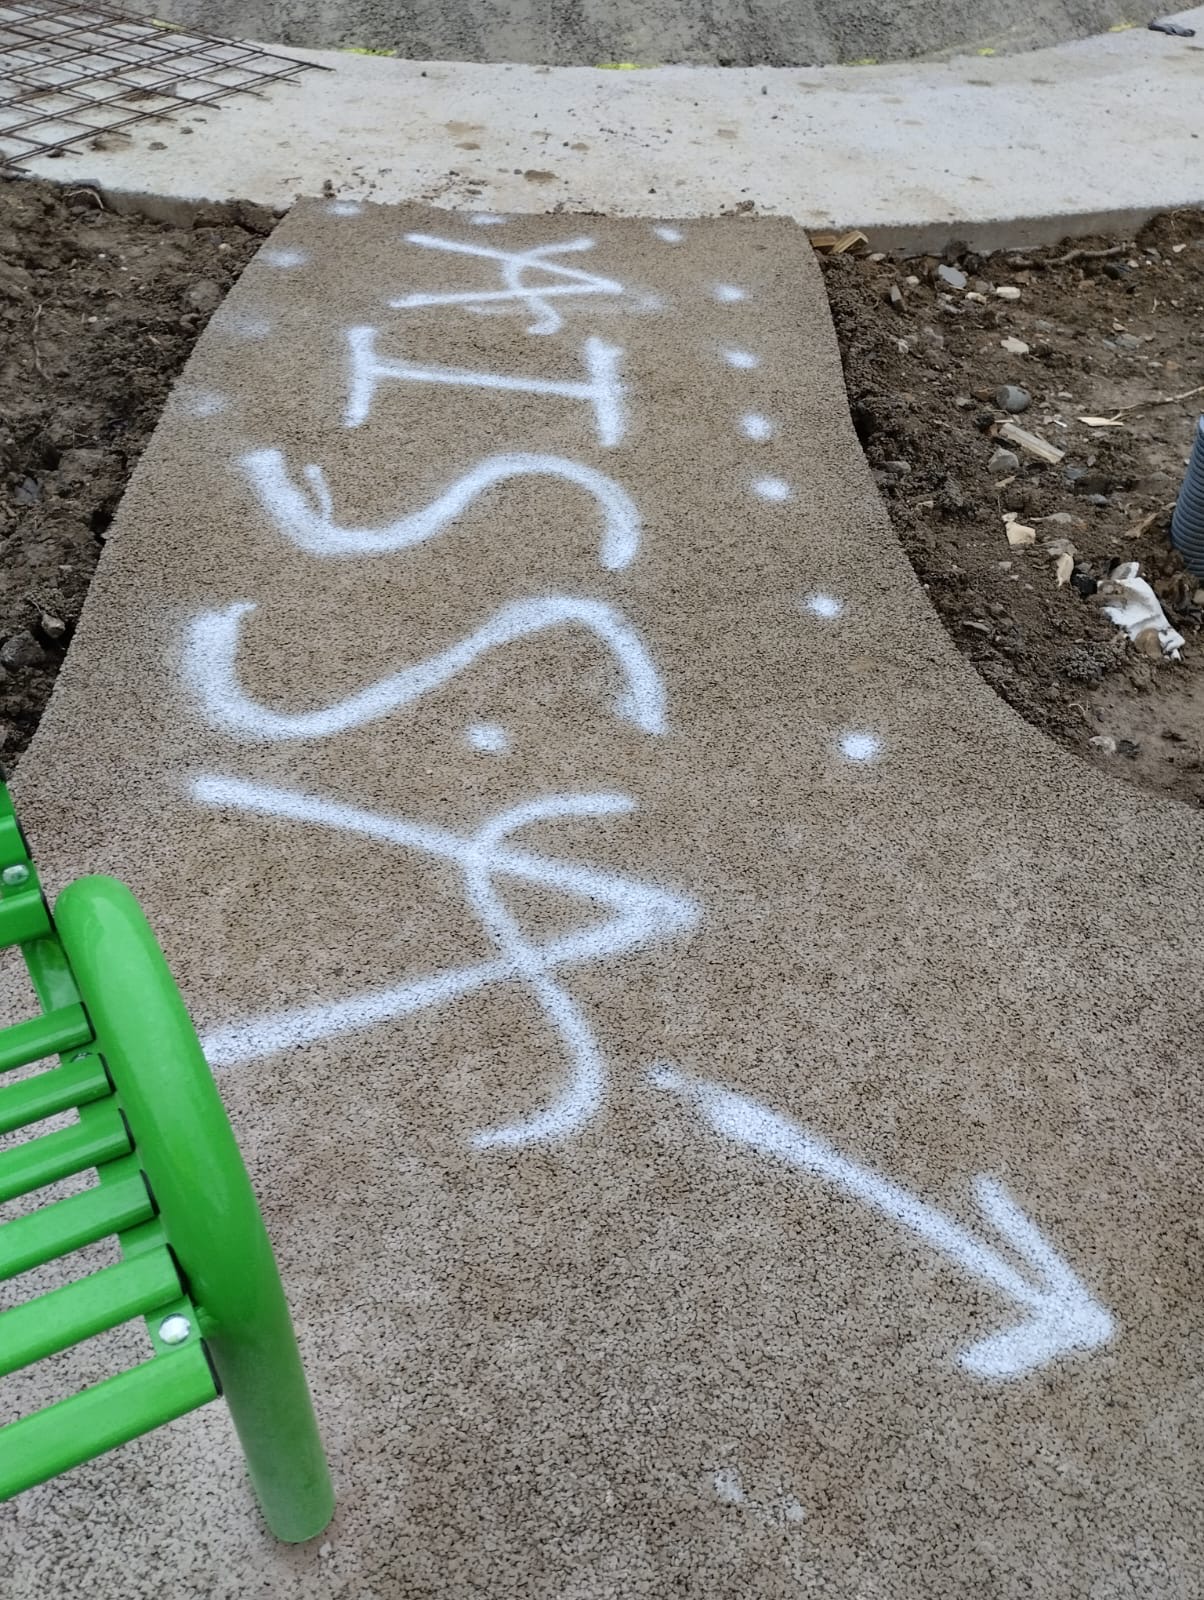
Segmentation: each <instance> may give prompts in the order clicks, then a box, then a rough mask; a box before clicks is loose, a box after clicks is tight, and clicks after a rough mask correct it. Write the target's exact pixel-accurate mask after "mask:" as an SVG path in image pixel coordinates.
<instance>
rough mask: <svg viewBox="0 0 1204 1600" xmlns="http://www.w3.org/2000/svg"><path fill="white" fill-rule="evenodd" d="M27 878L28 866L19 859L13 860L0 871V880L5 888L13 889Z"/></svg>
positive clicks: (26, 880)
mask: <svg viewBox="0 0 1204 1600" xmlns="http://www.w3.org/2000/svg"><path fill="white" fill-rule="evenodd" d="M28 880H29V868H28V867H27V866H25V865H24V864H23V863H22V862H20V861H15V862H14V863H13V864H12V866H11V867H5V869H4V871H3V872H2V873H0V881H3V883H4V886H5V888H8V889H15V888H16V886H17V885H18V884H19V883H26V882H28Z"/></svg>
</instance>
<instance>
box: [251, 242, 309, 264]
mask: <svg viewBox="0 0 1204 1600" xmlns="http://www.w3.org/2000/svg"><path fill="white" fill-rule="evenodd" d="M259 259H260V260H261V261H266V262H267V264H268V266H269V267H303V266H304V265H305V263H306V262H307V261H308V260H309V251H308V250H289V249H286V248H285V247H284V246H283V245H281V246H276V245H268V246H267V248H266V249H263V250H261V251H260V252H259Z"/></svg>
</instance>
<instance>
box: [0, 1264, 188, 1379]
mask: <svg viewBox="0 0 1204 1600" xmlns="http://www.w3.org/2000/svg"><path fill="white" fill-rule="evenodd" d="M179 1295H180V1280H179V1278H178V1277H177V1276H176V1269H175V1266H174V1264H173V1262H172V1259H171V1256H170V1255H168V1253H167V1251H166V1250H162V1249H160V1250H148V1251H147V1252H146V1254H145V1255H139V1256H135V1257H134V1259H133V1260H132V1261H121V1262H119V1263H118V1264H117V1265H116V1266H115V1267H105V1268H103V1270H102V1271H100V1272H94V1273H93V1274H92V1276H91V1277H90V1278H81V1279H80V1280H79V1281H78V1283H68V1284H66V1285H64V1287H63V1288H61V1289H52V1290H51V1291H50V1293H49V1294H43V1295H39V1296H38V1297H37V1299H36V1300H29V1301H26V1303H25V1304H24V1305H20V1306H14V1307H13V1309H12V1310H11V1311H5V1312H3V1313H0V1377H3V1376H6V1375H7V1374H8V1373H10V1372H17V1371H19V1370H20V1368H21V1367H27V1366H29V1365H30V1363H31V1362H33V1361H41V1360H42V1359H43V1358H44V1357H46V1356H52V1355H56V1354H57V1353H58V1352H59V1351H60V1350H69V1349H70V1348H71V1346H72V1345H73V1344H79V1343H80V1341H81V1340H82V1339H91V1338H92V1337H93V1335H94V1334H98V1333H104V1332H105V1330H106V1329H108V1328H116V1327H119V1326H120V1325H121V1324H122V1323H123V1322H129V1321H130V1319H131V1318H133V1317H139V1316H148V1315H149V1314H150V1313H151V1312H152V1311H154V1310H155V1309H156V1308H157V1307H159V1306H163V1305H166V1304H167V1303H168V1302H169V1301H172V1300H177V1299H178V1298H179Z"/></svg>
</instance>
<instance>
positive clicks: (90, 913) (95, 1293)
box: [0, 784, 334, 1542]
mask: <svg viewBox="0 0 1204 1600" xmlns="http://www.w3.org/2000/svg"><path fill="white" fill-rule="evenodd" d="M13 944H19V945H20V947H21V951H22V954H23V956H24V957H25V962H26V965H27V966H28V968H29V972H30V976H31V978H32V980H33V985H34V989H35V991H36V993H37V996H38V1000H39V1003H40V1004H41V1006H42V1008H43V1014H42V1015H41V1016H40V1017H35V1018H33V1019H32V1020H30V1021H28V1022H22V1023H19V1024H17V1025H15V1026H13V1027H9V1028H4V1029H0V1076H2V1075H3V1074H4V1073H5V1072H7V1071H10V1070H14V1069H16V1068H18V1067H22V1066H28V1065H29V1064H31V1063H35V1062H39V1061H42V1060H44V1059H45V1058H46V1057H48V1056H52V1055H56V1054H57V1055H59V1056H60V1057H61V1064H60V1065H59V1066H57V1067H55V1066H47V1067H46V1068H44V1069H43V1070H41V1071H40V1072H38V1073H36V1074H34V1075H32V1076H27V1077H25V1078H23V1079H20V1080H19V1081H16V1082H12V1083H9V1084H6V1085H3V1086H0V1134H3V1133H10V1132H14V1131H16V1130H19V1129H25V1128H27V1127H29V1126H30V1125H31V1124H34V1123H36V1122H39V1121H41V1120H42V1119H43V1118H46V1117H48V1116H51V1115H53V1114H55V1113H56V1112H60V1111H65V1110H70V1109H72V1108H75V1109H77V1110H78V1113H79V1115H78V1121H77V1122H76V1123H75V1124H74V1125H73V1126H71V1127H69V1128H66V1129H62V1130H59V1131H56V1132H53V1133H42V1134H41V1135H40V1136H37V1137H33V1138H29V1139H26V1140H25V1141H24V1142H23V1143H20V1144H17V1145H15V1146H14V1147H12V1148H9V1149H6V1150H4V1151H2V1152H0V1202H2V1201H5V1200H9V1199H13V1198H16V1197H18V1196H21V1195H29V1194H32V1193H33V1192H34V1191H35V1190H37V1189H39V1188H41V1187H42V1186H43V1185H45V1184H48V1183H52V1182H55V1181H56V1180H58V1179H60V1178H64V1177H69V1176H71V1175H72V1174H76V1173H81V1172H85V1171H87V1170H88V1169H90V1168H95V1169H96V1171H97V1173H98V1177H99V1182H98V1184H97V1185H96V1186H95V1187H93V1188H90V1189H87V1190H85V1191H84V1192H83V1193H81V1194H76V1195H73V1196H72V1197H70V1198H68V1199H63V1200H57V1201H54V1202H52V1203H50V1204H45V1205H43V1206H42V1207H41V1208H40V1209H38V1210H35V1211H32V1212H29V1213H28V1214H26V1215H22V1216H19V1217H16V1218H14V1219H13V1220H11V1221H9V1222H6V1223H3V1224H2V1225H0V1281H3V1280H4V1279H6V1278H12V1277H15V1276H16V1275H17V1274H18V1273H22V1272H25V1271H27V1270H29V1268H30V1267H33V1266H38V1265H42V1264H44V1263H46V1262H49V1261H53V1260H56V1259H58V1258H59V1257H61V1256H64V1255H67V1254H68V1253H69V1252H71V1251H73V1250H77V1249H79V1248H81V1247H82V1246H84V1245H86V1244H90V1243H92V1242H94V1241H96V1240H98V1239H102V1238H105V1237H107V1236H109V1235H113V1234H115V1235H116V1236H117V1239H118V1241H119V1243H120V1246H121V1253H122V1260H121V1261H120V1263H118V1264H117V1265H115V1266H110V1267H105V1268H103V1269H102V1270H101V1271H99V1272H95V1273H93V1274H91V1276H88V1277H85V1278H81V1279H79V1280H77V1281H75V1282H71V1283H68V1284H66V1285H65V1286H64V1287H62V1288H59V1289H54V1290H51V1291H49V1292H48V1293H45V1294H42V1295H39V1296H36V1297H34V1298H32V1299H30V1300H28V1301H26V1302H24V1303H22V1304H19V1305H17V1306H16V1307H15V1308H14V1309H12V1310H10V1311H6V1312H3V1313H0V1376H3V1375H4V1374H6V1373H9V1372H14V1371H16V1370H18V1369H19V1368H21V1367H24V1366H28V1365H30V1364H31V1363H33V1362H36V1361H39V1360H41V1359H43V1358H45V1357H47V1356H49V1355H52V1354H54V1353H55V1352H57V1351H60V1350H65V1349H67V1348H69V1347H70V1346H72V1345H74V1344H77V1343H79V1342H80V1341H81V1340H82V1339H86V1338H90V1337H91V1336H92V1335H94V1334H96V1333H99V1332H101V1331H103V1330H105V1329H108V1328H113V1327H116V1326H117V1325H118V1324H120V1323H122V1322H127V1321H129V1320H131V1319H132V1318H135V1317H137V1316H139V1315H142V1316H144V1317H145V1318H146V1325H147V1329H148V1331H149V1333H150V1336H151V1343H152V1345H153V1347H154V1355H153V1357H152V1359H151V1360H149V1361H147V1362H145V1363H143V1364H142V1365H140V1366H137V1367H134V1368H132V1369H131V1370H130V1371H127V1372H123V1373H119V1374H117V1375H116V1376H114V1377H112V1378H108V1379H106V1380H105V1381H104V1382H102V1383H99V1384H96V1385H95V1386H93V1387H92V1388H89V1389H85V1390H83V1391H81V1392H80V1393H78V1394H75V1395H71V1396H69V1397H68V1398H67V1399H65V1400H60V1401H58V1402H57V1403H56V1404H54V1405H51V1406H48V1407H46V1408H45V1409H44V1410H42V1411H38V1412H35V1413H33V1414H32V1415H31V1416H28V1417H24V1418H22V1419H21V1420H19V1421H17V1422H13V1423H10V1424H8V1426H6V1427H0V1500H5V1499H7V1498H9V1497H10V1496H12V1495H14V1494H17V1493H19V1492H20V1491H21V1490H23V1489H27V1488H30V1487H32V1486H33V1485H34V1484H37V1483H42V1482H44V1481H45V1480H46V1479H48V1478H51V1477H54V1476H56V1475H57V1474H58V1473H60V1472H64V1471H66V1470H67V1469H68V1468H70V1467H73V1466H77V1465H78V1464H79V1463H80V1462H83V1461H88V1460H90V1459H91V1458H92V1457H94V1456H97V1455H99V1454H101V1453H102V1452H103V1451H105V1450H109V1449H111V1448H113V1447H114V1446H115V1445H118V1444H123V1443H125V1442H126V1441H127V1440H129V1439H133V1438H136V1437H137V1436H138V1435H139V1434H142V1433H146V1432H148V1431H149V1430H150V1429H152V1428H155V1427H157V1426H159V1425H160V1424H161V1423H164V1422H168V1421H171V1420H172V1419H173V1418H175V1417H179V1416H182V1415H183V1414H184V1413H185V1412H188V1411H192V1410H195V1409H196V1408H197V1407H198V1406H201V1405H204V1404H205V1403H206V1402H207V1401H209V1400H212V1399H214V1398H215V1397H216V1396H217V1395H218V1394H219V1393H220V1394H223V1395H224V1397H225V1399H226V1403H227V1405H228V1406H229V1408H230V1414H231V1416H232V1418H233V1421H234V1425H235V1428H236V1429H237V1431H238V1436H239V1439H240V1441H241V1443H242V1447H243V1451H244V1454H245V1456H246V1460H247V1467H248V1471H249V1473H250V1477H251V1482H252V1484H253V1486H254V1488H255V1492H256V1495H257V1496H258V1498H259V1502H260V1505H261V1506H262V1508H263V1513H264V1517H265V1519H266V1520H267V1523H268V1525H269V1527H270V1528H271V1529H272V1531H273V1532H274V1533H275V1534H276V1536H277V1537H278V1538H280V1539H285V1540H288V1541H290V1542H299V1541H301V1540H304V1539H310V1538H313V1537H314V1536H315V1535H316V1534H318V1533H320V1532H321V1531H322V1529H323V1528H324V1527H325V1526H326V1524H327V1523H328V1522H329V1520H330V1517H331V1515H332V1513H333V1510H334V1494H333V1490H332V1487H331V1482H330V1474H329V1471H328V1469H327V1465H326V1460H325V1457H324V1455H323V1452H322V1445H321V1440H320V1439H319V1436H318V1429H317V1423H316V1420H315V1418H314V1412H313V1405H312V1402H311V1399H310V1394H309V1388H308V1386H307V1384H306V1380H305V1374H304V1371H303V1369H302V1366H301V1357H300V1354H299V1352H298V1349H297V1341H296V1337H295V1335H294V1333H293V1328H292V1323H291V1320H290V1318H289V1312H288V1305H287V1302H286V1300H285V1297H284V1291H283V1289H282V1287H281V1284H280V1277H279V1273H278V1271H277V1267H276V1262H275V1258H274V1256H273V1254H272V1247H271V1244H270V1242H269V1240H268V1236H267V1231H266V1229H265V1228H264V1225H263V1219H262V1217H261V1216H260V1212H259V1206H258V1204H257V1202H256V1199H255V1194H254V1191H253V1190H252V1188H251V1183H250V1180H249V1178H248V1177H247V1172H246V1168H245V1167H244V1165H243V1162H242V1157H241V1156H240V1154H239V1151H238V1146H237V1144H236V1143H235V1139H234V1135H233V1133H232V1131H231V1128H230V1124H229V1121H228V1120H227V1117H226V1113H225V1109H224V1107H223V1105H222V1101H221V1097H220V1095H219V1094H218V1092H217V1088H216V1086H215V1084H214V1082H213V1077H212V1075H211V1073H210V1071H209V1067H208V1064H207V1063H206V1061H205V1058H204V1055H203V1054H202V1052H201V1047H200V1044H199V1043H198V1041H197V1037H196V1033H195V1030H194V1029H193V1026H192V1023H191V1021H190V1020H189V1017H188V1013H187V1011H186V1010H185V1007H184V1002H183V1000H182V999H181V998H180V993H179V990H178V989H177V988H176V985H175V983H174V981H173V979H172V976H171V973H170V971H169V969H168V966H167V963H166V961H165V960H164V957H163V954H162V951H161V950H160V949H159V946H158V944H157V942H156V940H155V936H154V934H153V933H152V932H151V929H150V927H149V925H148V924H147V921H146V918H145V917H144V916H143V915H142V912H141V910H140V909H139V907H138V903H137V901H136V900H135V899H134V897H133V895H132V894H131V893H130V891H129V890H128V889H127V888H125V886H124V885H123V884H120V883H118V882H116V881H115V880H114V879H112V878H102V877H92V878H81V879H78V880H77V881H76V882H75V883H72V884H70V885H69V886H68V887H67V888H66V889H64V890H63V892H62V894H61V895H60V896H59V898H58V901H57V902H56V904H55V908H54V916H53V918H52V917H51V914H50V910H49V907H48V906H47V904H46V901H45V899H44V898H43V895H42V892H41V888H40V886H39V883H38V877H37V872H36V869H35V867H34V865H33V862H32V861H31V859H30V857H29V852H28V850H27V848H26V845H25V841H24V838H23V836H22V834H21V831H20V827H19V825H18V823H17V819H16V816H15V814H14V813H13V809H12V804H11V801H10V800H9V797H8V793H7V790H6V789H5V788H4V786H3V784H0V946H9V945H13Z"/></svg>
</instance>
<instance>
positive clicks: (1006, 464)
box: [987, 448, 1020, 478]
mask: <svg viewBox="0 0 1204 1600" xmlns="http://www.w3.org/2000/svg"><path fill="white" fill-rule="evenodd" d="M987 471H988V472H989V473H990V474H991V475H992V476H993V477H996V478H1002V477H1003V476H1004V475H1005V474H1006V473H1008V472H1019V471H1020V457H1019V456H1018V455H1017V454H1016V452H1015V451H1014V450H1004V449H1002V448H1000V449H999V450H996V452H995V454H994V455H993V456H992V457H991V459H990V460H989V461H988V462H987Z"/></svg>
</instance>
